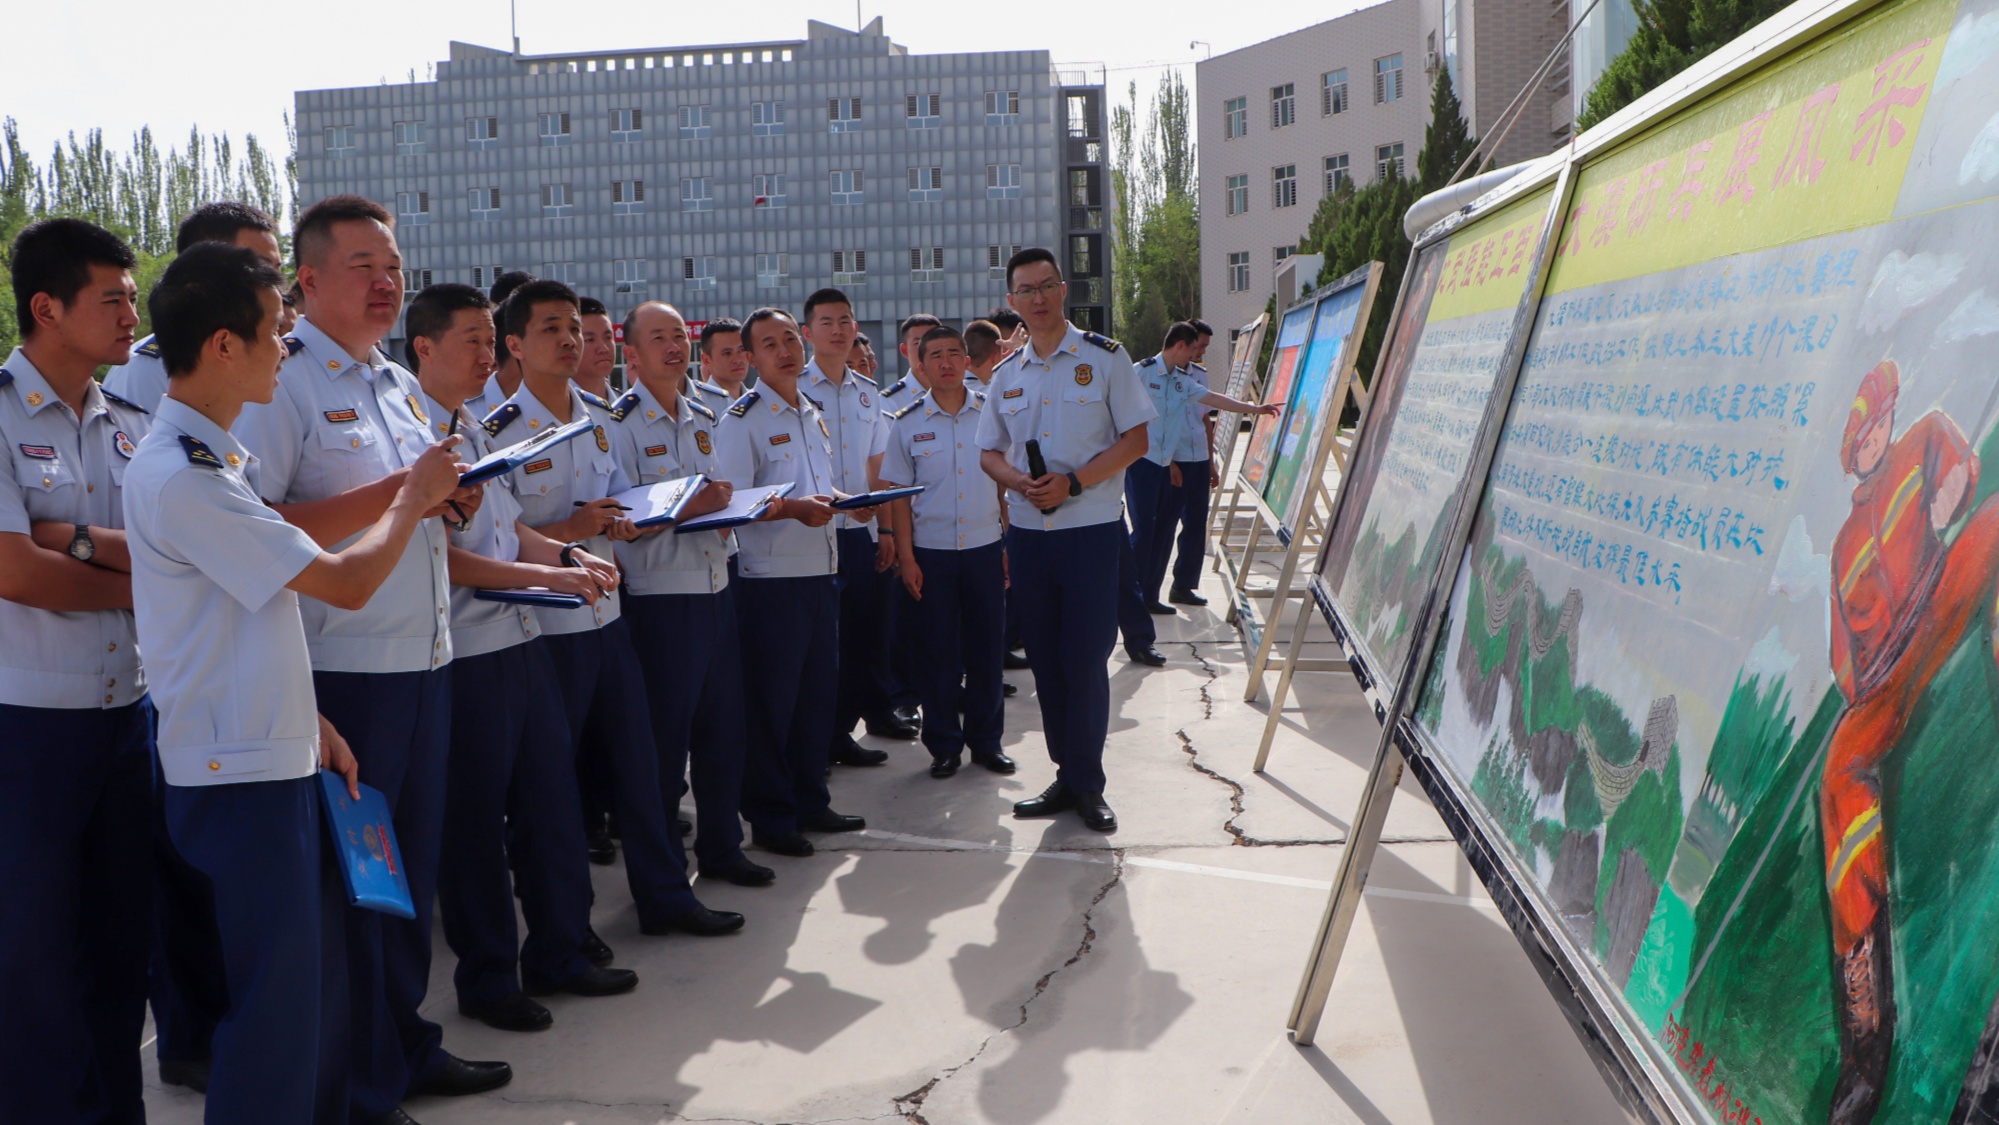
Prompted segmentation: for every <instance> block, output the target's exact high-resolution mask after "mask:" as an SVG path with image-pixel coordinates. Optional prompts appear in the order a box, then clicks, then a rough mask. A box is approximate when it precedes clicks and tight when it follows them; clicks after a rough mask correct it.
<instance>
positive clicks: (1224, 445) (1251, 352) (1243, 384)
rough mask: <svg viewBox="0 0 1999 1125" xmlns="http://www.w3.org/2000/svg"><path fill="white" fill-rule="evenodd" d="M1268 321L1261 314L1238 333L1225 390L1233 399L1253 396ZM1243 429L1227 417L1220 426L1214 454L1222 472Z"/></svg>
mask: <svg viewBox="0 0 1999 1125" xmlns="http://www.w3.org/2000/svg"><path fill="white" fill-rule="evenodd" d="M1269 324H1270V318H1269V317H1268V316H1265V315H1262V314H1258V316H1257V318H1256V319H1255V320H1252V321H1250V322H1249V323H1248V324H1245V325H1243V326H1242V328H1241V329H1240V330H1238V331H1237V332H1236V337H1235V347H1234V349H1233V350H1232V352H1231V354H1230V357H1229V381H1228V387H1227V388H1226V390H1225V391H1224V393H1225V394H1227V395H1228V396H1229V397H1230V398H1241V399H1247V398H1249V397H1250V395H1251V393H1252V387H1251V384H1253V383H1254V382H1255V381H1256V357H1257V356H1259V355H1261V354H1263V331H1264V329H1265V328H1267V327H1268V326H1269ZM1241 432H1242V427H1241V425H1239V424H1238V422H1237V420H1236V419H1235V418H1229V419H1227V420H1225V421H1224V422H1223V424H1222V425H1221V426H1220V427H1218V429H1217V432H1216V434H1215V438H1216V443H1215V444H1216V448H1215V450H1214V454H1215V458H1216V462H1215V463H1216V464H1217V465H1218V466H1219V467H1220V471H1222V472H1227V471H1228V466H1229V465H1230V464H1231V463H1232V462H1233V461H1234V459H1235V445H1236V437H1237V435H1238V434H1240V433H1241Z"/></svg>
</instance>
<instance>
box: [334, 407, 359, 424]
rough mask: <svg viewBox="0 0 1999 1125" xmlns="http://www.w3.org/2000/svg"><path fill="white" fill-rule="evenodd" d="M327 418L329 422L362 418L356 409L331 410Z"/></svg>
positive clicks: (351, 420) (356, 420)
mask: <svg viewBox="0 0 1999 1125" xmlns="http://www.w3.org/2000/svg"><path fill="white" fill-rule="evenodd" d="M326 420H327V421H329V422H358V421H360V420H361V414H360V412H359V411H355V410H329V411H327V412H326Z"/></svg>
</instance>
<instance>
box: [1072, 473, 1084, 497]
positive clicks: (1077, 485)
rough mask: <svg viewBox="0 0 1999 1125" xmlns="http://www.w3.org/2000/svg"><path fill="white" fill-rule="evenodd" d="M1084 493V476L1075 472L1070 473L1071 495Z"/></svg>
mask: <svg viewBox="0 0 1999 1125" xmlns="http://www.w3.org/2000/svg"><path fill="white" fill-rule="evenodd" d="M1082 494H1083V478H1082V477H1079V476H1077V475H1076V474H1075V473H1070V474H1069V495H1071V496H1081V495H1082Z"/></svg>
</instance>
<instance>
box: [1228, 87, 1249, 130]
mask: <svg viewBox="0 0 1999 1125" xmlns="http://www.w3.org/2000/svg"><path fill="white" fill-rule="evenodd" d="M1248 134H1249V97H1248V95H1244V96H1242V97H1240V98H1230V99H1229V100H1228V101H1225V102H1223V103H1222V139H1223V140H1225V141H1232V140H1235V139H1236V138H1237V137H1242V136H1247V135H1248Z"/></svg>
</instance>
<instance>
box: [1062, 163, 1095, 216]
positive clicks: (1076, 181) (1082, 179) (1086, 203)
mask: <svg viewBox="0 0 1999 1125" xmlns="http://www.w3.org/2000/svg"><path fill="white" fill-rule="evenodd" d="M1092 171H1093V169H1090V168H1071V169H1069V206H1071V207H1095V206H1096V205H1097V181H1096V177H1094V176H1092V175H1091V174H1090V173H1091V172H1092Z"/></svg>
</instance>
